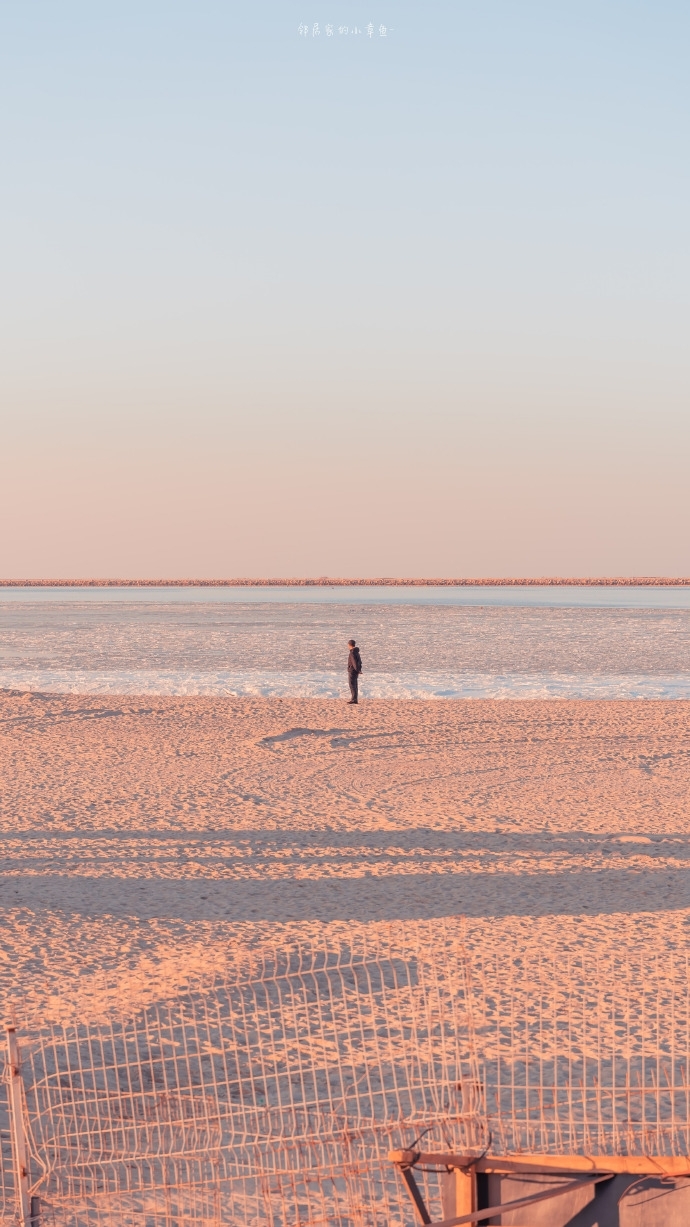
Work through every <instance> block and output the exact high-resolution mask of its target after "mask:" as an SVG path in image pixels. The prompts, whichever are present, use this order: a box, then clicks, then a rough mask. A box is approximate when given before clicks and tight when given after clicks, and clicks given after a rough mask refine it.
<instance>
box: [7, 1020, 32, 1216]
mask: <svg viewBox="0 0 690 1227" xmlns="http://www.w3.org/2000/svg"><path fill="white" fill-rule="evenodd" d="M7 1061H8V1066H9V1087H10V1120H11V1127H12V1154H13V1157H14V1179H15V1195H16V1198H17V1209H18V1211H19V1215H20V1222H21V1224H22V1227H30V1224H32V1223H33V1218H34V1214H33V1211H34V1206H32V1201H36V1200H37V1199H36V1198H32V1197H31V1196H30V1195H29V1169H28V1160H27V1154H26V1134H25V1133H24V1111H23V1103H22V1079H21V1075H20V1073H19V1049H18V1047H17V1033H16V1031H15V1029H14V1027H8V1028H7Z"/></svg>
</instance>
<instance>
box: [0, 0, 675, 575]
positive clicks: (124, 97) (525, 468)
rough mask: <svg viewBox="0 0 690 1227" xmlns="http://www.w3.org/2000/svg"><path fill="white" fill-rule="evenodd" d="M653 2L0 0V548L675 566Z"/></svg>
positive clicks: (72, 556)
mask: <svg viewBox="0 0 690 1227" xmlns="http://www.w3.org/2000/svg"><path fill="white" fill-rule="evenodd" d="M689 53H690V6H688V5H687V3H681V2H674V3H671V2H668V0H653V2H652V0H650V2H645V3H636V2H635V0H626V2H625V3H623V2H618V0H577V2H575V0H571V2H569V3H568V2H561V0H550V2H549V3H546V2H544V3H531V2H523V3H521V2H519V0H482V2H476V0H453V2H445V0H425V3H424V4H421V3H411V2H410V0H246V3H240V2H239V0H225V2H224V3H217V2H215V0H187V2H186V3H181V2H179V0H165V2H162V0H99V3H98V4H94V3H93V0H61V2H60V3H59V4H55V3H53V2H52V0H25V2H23V3H19V2H18V0H16V2H15V3H6V4H4V5H3V6H2V7H1V8H0V148H1V150H2V158H1V167H0V181H1V183H2V190H1V192H0V440H1V442H0V465H1V469H0V473H1V481H0V576H4V577H5V578H16V577H43V578H45V577H50V576H59V577H65V578H74V577H80V576H84V577H96V576H101V577H102V576H110V577H114V576H117V577H132V578H145V577H151V578H153V577H169V578H179V577H190V576H198V577H207V578H220V577H224V576H227V577H237V576H248V577H258V576H323V575H332V576H343V575H348V576H362V577H367V576H395V575H399V576H468V577H470V576H474V577H476V576H540V575H571V576H572V575H582V576H597V575H602V576H603V575H669V576H674V575H690V531H689V530H690V480H689V477H688V473H689V462H690V354H689V347H688V331H689V329H688V325H689V324H690V141H689V139H688V138H689V132H690V73H689V72H688V62H689Z"/></svg>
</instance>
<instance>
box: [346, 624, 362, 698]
mask: <svg viewBox="0 0 690 1227" xmlns="http://www.w3.org/2000/svg"><path fill="white" fill-rule="evenodd" d="M347 646H348V647H349V649H350V655H349V656H348V658H347V680H348V682H349V683H350V694H351V695H352V698H351V699H350V703H358V702H359V697H358V691H359V675H360V673H361V672H362V657H361V656H360V654H359V648H358V647H357V644H356V643H355V641H354V639H348V641H347Z"/></svg>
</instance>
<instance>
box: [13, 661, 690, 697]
mask: <svg viewBox="0 0 690 1227" xmlns="http://www.w3.org/2000/svg"><path fill="white" fill-rule="evenodd" d="M0 689H4V690H22V691H26V690H33V691H39V692H43V693H49V694H123V695H134V694H156V695H218V696H222V695H232V696H242V695H249V696H251V695H253V696H260V697H265V698H288V697H289V698H306V699H311V698H313V699H316V698H321V699H323V698H333V699H335V698H341V697H342V696H343V695H345V694H346V693H347V679H346V677H345V676H344V674H342V673H335V672H316V671H307V672H302V673H297V672H278V671H275V672H273V671H267V670H258V669H248V670H244V671H232V672H222V671H215V672H208V671H206V672H201V671H199V672H195V671H193V670H175V671H166V670H145V669H142V670H135V671H128V672H125V671H107V670H78V669H64V670H50V669H26V668H24V669H4V670H0ZM361 694H362V697H363V698H369V699H690V673H682V674H673V675H666V676H664V675H654V674H642V673H639V674H616V673H582V674H581V673H574V674H566V673H506V674H500V675H497V674H488V673H449V672H431V671H429V672H410V673H399V674H394V673H367V674H366V675H365V676H364V677H363V678H362V683H361Z"/></svg>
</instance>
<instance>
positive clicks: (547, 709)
mask: <svg viewBox="0 0 690 1227" xmlns="http://www.w3.org/2000/svg"><path fill="white" fill-rule="evenodd" d="M0 738H1V741H2V751H1V755H0V761H1V763H2V767H1V772H2V778H1V785H0V798H1V800H0V829H1V832H2V873H1V875H0V892H1V896H0V897H1V900H2V909H3V925H2V934H3V937H2V955H1V958H2V987H3V996H4V997H5V1001H6V1003H7V1009H6V1012H7V1010H11V1009H12V1008H13V1007H14V1008H15V1009H18V1010H20V1011H21V1010H22V1009H24V1008H25V1007H27V1006H28V1003H29V1002H31V1003H32V1008H37V1009H39V1010H40V1011H41V1012H42V1013H43V1014H44V1015H45V1014H46V1012H47V1014H48V1015H49V1014H50V1013H51V1011H52V1012H57V1013H58V1014H59V1013H61V1012H62V1011H63V1010H64V1009H65V1008H66V1006H68V1005H69V1007H70V1008H73V1007H74V1006H77V1005H78V1008H79V1009H80V1010H83V1011H86V1012H87V1013H89V1012H93V1011H95V1012H98V1011H99V1010H100V1009H101V1008H105V1005H106V1000H107V998H108V996H109V994H110V993H113V992H115V993H117V994H118V996H119V995H121V994H122V993H123V992H125V993H126V994H128V995H129V996H131V998H132V1002H133V1003H135V1001H136V1000H139V999H142V1000H144V999H149V998H150V997H151V996H152V995H156V994H160V993H161V992H165V991H167V990H168V989H170V988H173V987H174V985H175V984H176V983H178V982H181V979H183V978H184V976H185V974H187V973H188V972H189V971H190V970H193V969H206V970H208V969H209V968H213V966H222V964H223V959H224V956H225V952H227V949H228V944H229V943H236V942H249V943H251V942H253V941H256V940H258V939H259V938H261V937H265V936H267V935H270V936H276V935H280V933H281V932H285V934H286V937H287V935H288V933H289V934H292V936H293V937H294V936H300V935H302V936H307V935H311V936H314V935H315V934H318V932H319V931H320V930H322V927H323V926H330V927H336V928H337V927H338V926H343V925H350V926H351V925H352V924H353V923H354V924H356V925H367V924H373V923H377V922H382V921H389V922H392V923H393V924H397V923H401V924H404V922H405V921H408V920H412V919H415V918H433V917H441V916H454V915H459V914H464V915H465V916H467V918H468V935H469V937H468V940H469V941H470V944H471V945H475V944H476V945H479V944H482V943H484V944H485V943H487V942H490V943H491V944H492V945H496V943H499V942H500V943H503V944H504V945H506V944H507V948H509V949H511V950H513V951H520V950H522V949H528V948H534V947H535V945H536V946H539V945H541V946H544V944H546V945H547V946H549V947H551V948H553V949H557V948H566V947H567V948H570V949H577V948H580V947H582V948H584V947H585V946H586V947H588V948H589V949H591V950H594V951H598V950H601V951H605V950H607V949H609V950H610V949H611V948H612V947H614V946H615V945H616V943H618V942H621V941H626V942H631V943H633V944H635V945H638V944H639V942H640V941H645V942H647V943H650V950H659V951H663V950H664V949H666V948H668V947H669V946H670V947H671V948H675V947H677V945H678V944H679V943H680V944H682V943H683V942H684V941H685V939H686V935H687V921H688V919H689V918H690V860H689V857H690V834H688V831H687V816H688V796H690V706H689V705H688V704H687V703H683V702H675V703H662V702H645V703H642V702H601V703H598V702H571V701H558V702H526V701H517V702H510V701H501V702H490V701H488V702H480V701H472V702H444V701H437V702H423V701H422V702H396V701H369V702H364V703H362V704H361V705H360V707H359V708H358V709H357V710H356V711H354V710H353V709H352V708H349V707H347V706H346V705H345V704H343V703H340V702H333V701H317V700H306V701H305V700H266V699H247V698H244V699H207V698H179V699H174V698H157V697H156V698H153V697H151V696H142V697H141V698H139V699H131V698H130V697H128V698H126V699H118V698H116V697H114V696H112V695H111V696H108V697H107V698H106V699H100V698H98V697H89V698H85V697H83V696H42V695H40V694H35V693H32V694H27V693H9V692H4V693H3V694H2V696H1V697H0ZM46 1016H47V1015H46Z"/></svg>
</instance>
